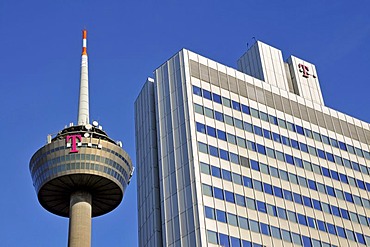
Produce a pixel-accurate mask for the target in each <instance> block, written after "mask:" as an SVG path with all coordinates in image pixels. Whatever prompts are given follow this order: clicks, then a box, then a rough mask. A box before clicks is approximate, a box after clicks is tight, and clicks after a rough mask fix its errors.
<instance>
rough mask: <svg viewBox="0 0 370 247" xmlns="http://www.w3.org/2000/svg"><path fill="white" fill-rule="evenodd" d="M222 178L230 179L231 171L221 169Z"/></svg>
mask: <svg viewBox="0 0 370 247" xmlns="http://www.w3.org/2000/svg"><path fill="white" fill-rule="evenodd" d="M222 178H223V179H225V180H227V181H231V172H229V171H228V170H225V169H222Z"/></svg>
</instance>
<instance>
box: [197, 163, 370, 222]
mask: <svg viewBox="0 0 370 247" xmlns="http://www.w3.org/2000/svg"><path fill="white" fill-rule="evenodd" d="M200 165H201V171H202V173H205V174H208V175H212V176H214V177H217V178H221V179H224V180H227V181H230V182H233V183H235V184H239V185H243V186H245V187H248V188H251V189H255V190H257V191H260V192H262V193H266V194H269V195H274V196H276V197H279V198H282V199H285V200H287V201H292V202H295V203H298V204H301V205H304V206H306V207H310V208H313V209H316V210H319V211H323V212H325V213H328V214H332V215H334V216H336V217H341V218H343V219H346V220H350V221H352V222H355V223H359V224H362V225H364V226H367V227H368V226H369V224H370V218H367V217H366V216H363V215H360V214H357V213H354V212H350V211H348V210H347V209H344V208H339V207H337V206H334V205H330V204H327V203H325V202H320V201H318V200H316V199H313V198H309V197H307V196H304V195H300V194H298V193H295V192H291V191H288V190H286V189H282V188H280V187H277V186H272V185H271V184H268V183H262V182H260V181H258V180H255V179H252V178H250V177H246V176H241V175H239V174H237V173H234V172H233V173H232V172H230V171H228V170H225V169H220V168H218V167H216V166H210V165H208V164H206V163H203V162H202V163H200ZM278 174H281V175H280V177H285V178H286V179H289V177H290V179H292V178H293V176H288V173H287V172H286V171H283V170H279V173H278ZM290 174H291V173H289V175H290ZM292 175H294V174H292ZM294 176H295V175H294ZM296 178H297V177H295V178H294V179H296ZM298 181H299V180H298ZM214 192H217V193H219V192H220V191H219V189H216V190H215V191H214ZM225 193H226V192H225ZM228 194H229V192H228ZM213 195H214V196H217V198H225V197H224V195H222V194H213ZM251 200H253V199H250V198H248V197H247V198H244V197H243V196H241V195H238V194H235V200H233V199H232V197H230V198H229V202H233V201H235V202H236V204H237V205H239V206H244V207H245V206H246V205H247V206H248V205H249V206H248V207H251V206H252V205H254V203H249V204H248V202H250V201H251Z"/></svg>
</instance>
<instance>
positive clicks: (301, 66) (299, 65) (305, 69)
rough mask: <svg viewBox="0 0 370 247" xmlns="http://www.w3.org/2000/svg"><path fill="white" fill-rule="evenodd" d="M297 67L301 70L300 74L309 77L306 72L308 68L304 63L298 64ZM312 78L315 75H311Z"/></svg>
mask: <svg viewBox="0 0 370 247" xmlns="http://www.w3.org/2000/svg"><path fill="white" fill-rule="evenodd" d="M298 68H299V72H302V74H303V75H302V76H303V77H305V78H308V77H310V74H309V73H308V71H309V69H308V67H307V66H306V65H304V64H301V63H300V64H298ZM311 76H312V77H313V78H316V76H315V75H314V74H312V75H311Z"/></svg>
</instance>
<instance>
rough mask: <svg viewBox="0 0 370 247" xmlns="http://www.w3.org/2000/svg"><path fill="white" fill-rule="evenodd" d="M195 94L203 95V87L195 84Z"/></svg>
mask: <svg viewBox="0 0 370 247" xmlns="http://www.w3.org/2000/svg"><path fill="white" fill-rule="evenodd" d="M193 94H195V95H198V96H201V97H202V90H201V88H200V87H197V86H194V85H193Z"/></svg>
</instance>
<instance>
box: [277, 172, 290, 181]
mask: <svg viewBox="0 0 370 247" xmlns="http://www.w3.org/2000/svg"><path fill="white" fill-rule="evenodd" d="M279 175H280V178H281V179H283V180H285V181H289V178H288V173H287V172H286V171H284V170H279Z"/></svg>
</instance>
